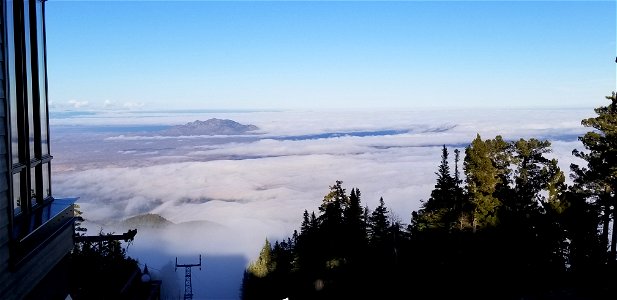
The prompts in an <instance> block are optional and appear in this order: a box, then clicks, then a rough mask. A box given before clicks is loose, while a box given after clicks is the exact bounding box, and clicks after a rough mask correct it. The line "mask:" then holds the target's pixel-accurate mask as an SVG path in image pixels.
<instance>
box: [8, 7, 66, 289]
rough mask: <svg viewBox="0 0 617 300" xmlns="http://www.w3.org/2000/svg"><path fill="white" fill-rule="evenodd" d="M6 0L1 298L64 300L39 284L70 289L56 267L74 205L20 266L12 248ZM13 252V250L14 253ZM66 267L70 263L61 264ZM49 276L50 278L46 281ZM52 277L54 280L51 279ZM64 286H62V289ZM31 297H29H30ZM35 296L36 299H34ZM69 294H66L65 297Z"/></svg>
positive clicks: (63, 253) (54, 222)
mask: <svg viewBox="0 0 617 300" xmlns="http://www.w3.org/2000/svg"><path fill="white" fill-rule="evenodd" d="M5 3H6V2H5V0H0V299H2V300H11V299H27V298H32V297H34V298H32V299H35V298H36V299H54V300H55V299H64V296H62V297H61V298H60V296H59V293H57V291H54V292H55V294H54V293H53V292H52V293H49V292H46V291H41V290H37V288H36V287H37V285H39V283H41V282H42V279H44V278H45V280H44V281H43V283H46V284H41V285H40V286H42V287H44V288H46V289H49V287H50V286H54V284H56V287H57V288H58V290H63V291H64V290H66V287H68V282H67V281H66V279H61V278H58V279H56V278H53V277H54V274H58V272H55V270H54V269H55V268H56V266H57V265H58V263H59V262H61V261H63V260H65V259H66V258H67V255H68V253H69V252H70V250H71V249H72V247H73V224H72V222H68V223H67V222H66V220H67V215H69V218H72V217H73V216H72V214H73V210H72V206H70V207H69V208H67V209H64V210H61V211H62V214H64V217H63V219H62V222H59V221H57V220H55V219H52V220H50V221H49V223H48V224H47V225H43V226H41V227H40V228H39V229H37V230H40V231H39V233H40V232H43V233H44V234H43V238H40V239H39V240H40V243H37V244H35V246H34V247H32V248H31V249H29V251H28V252H27V254H26V256H25V258H24V256H22V257H20V262H19V264H16V255H15V251H14V249H11V245H14V244H15V243H16V242H18V241H14V240H11V238H10V236H11V230H12V229H11V216H12V213H13V212H12V207H11V198H10V191H9V182H10V181H9V180H10V177H9V176H10V173H11V171H10V169H11V168H10V165H9V159H10V157H9V153H8V151H7V149H8V146H9V140H8V136H9V133H8V130H7V128H8V126H7V124H8V123H7V122H8V117H7V114H8V113H7V111H8V106H7V96H8V95H7V93H6V76H5V74H6V64H5V59H4V57H5V55H4V54H5V40H4V38H5V34H6V25H5V22H4V18H5V15H4V7H5ZM11 250H13V251H11ZM60 265H64V266H65V265H66V264H60ZM46 277H47V278H46ZM50 277H51V278H50ZM58 285H61V286H58ZM28 294H29V295H30V297H27V295H28ZM33 295H34V296H33ZM64 295H66V294H64Z"/></svg>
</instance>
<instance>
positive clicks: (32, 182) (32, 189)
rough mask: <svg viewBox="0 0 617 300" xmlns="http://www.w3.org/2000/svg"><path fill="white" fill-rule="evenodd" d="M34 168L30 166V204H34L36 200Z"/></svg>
mask: <svg viewBox="0 0 617 300" xmlns="http://www.w3.org/2000/svg"><path fill="white" fill-rule="evenodd" d="M35 169H36V168H32V169H30V199H32V203H31V204H30V205H33V206H34V205H36V203H37V201H36V199H37V198H36V195H37V190H36V171H35Z"/></svg>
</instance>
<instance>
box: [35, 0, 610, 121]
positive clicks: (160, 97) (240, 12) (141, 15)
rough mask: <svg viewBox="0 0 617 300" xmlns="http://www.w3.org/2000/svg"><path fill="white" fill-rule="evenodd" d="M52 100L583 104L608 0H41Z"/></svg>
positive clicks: (604, 70)
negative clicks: (44, 20)
mask: <svg viewBox="0 0 617 300" xmlns="http://www.w3.org/2000/svg"><path fill="white" fill-rule="evenodd" d="M46 5H47V7H46V9H47V10H46V14H47V15H46V17H47V51H48V53H47V55H48V76H49V79H48V80H49V97H50V101H51V102H52V109H68V108H75V107H77V108H79V109H101V108H113V109H127V108H129V109H192V108H199V109H414V108H418V107H422V108H426V107H435V108H442V107H520V106H523V107H530V106H531V107H536V106H538V107H595V106H597V105H599V104H604V103H605V101H604V96H605V95H608V94H609V93H610V92H611V91H613V90H615V89H616V88H615V79H616V78H615V76H616V72H615V63H614V59H615V56H616V44H615V40H616V23H615V22H616V5H615V2H613V1H597V2H592V1H582V2H573V1H561V2H559V1H550V2H539V1H523V2H505V1H479V2H470V1H455V2H444V1H436V2H421V1H395V2H384V1H360V2H352V1H343V2H326V1H308V2H300V1H274V2H264V1H259V2H256V1H245V2H240V1H223V2H213V1H185V2H179V1H169V2H164V1H135V2H120V1H114V2H104V1H101V2H96V1H53V0H52V1H48V2H46Z"/></svg>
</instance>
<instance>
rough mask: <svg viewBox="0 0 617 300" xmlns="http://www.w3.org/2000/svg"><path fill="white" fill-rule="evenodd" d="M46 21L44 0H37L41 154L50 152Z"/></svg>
mask: <svg viewBox="0 0 617 300" xmlns="http://www.w3.org/2000/svg"><path fill="white" fill-rule="evenodd" d="M44 25H45V22H44V16H43V1H36V36H37V67H38V72H37V73H38V80H37V81H38V82H37V84H38V90H39V113H40V117H39V120H40V121H41V155H43V156H44V155H48V154H49V141H48V137H47V80H46V79H47V78H46V74H45V70H46V67H45V64H46V62H45V27H44Z"/></svg>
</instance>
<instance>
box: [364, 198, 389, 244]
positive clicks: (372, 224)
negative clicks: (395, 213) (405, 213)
mask: <svg viewBox="0 0 617 300" xmlns="http://www.w3.org/2000/svg"><path fill="white" fill-rule="evenodd" d="M369 228H370V237H369V239H370V241H371V243H372V244H373V245H380V244H383V243H384V242H385V241H386V240H387V239H388V232H389V229H390V220H389V219H388V208H387V207H386V205H385V203H384V201H383V197H382V198H379V206H377V207H376V208H375V210H374V211H373V212H372V213H371V216H370V217H369Z"/></svg>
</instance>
